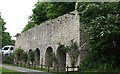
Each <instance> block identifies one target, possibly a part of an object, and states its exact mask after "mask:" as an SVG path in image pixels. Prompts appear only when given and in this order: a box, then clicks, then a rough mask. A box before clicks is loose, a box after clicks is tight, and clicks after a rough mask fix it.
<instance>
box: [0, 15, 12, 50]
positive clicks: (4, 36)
mask: <svg viewBox="0 0 120 74" xmlns="http://www.w3.org/2000/svg"><path fill="white" fill-rule="evenodd" d="M5 24H6V23H5V22H4V19H2V17H1V15H0V40H1V41H0V45H2V47H3V46H5V45H11V44H12V45H14V40H12V39H11V36H10V34H9V32H5V30H6V28H5ZM0 48H1V47H0Z"/></svg>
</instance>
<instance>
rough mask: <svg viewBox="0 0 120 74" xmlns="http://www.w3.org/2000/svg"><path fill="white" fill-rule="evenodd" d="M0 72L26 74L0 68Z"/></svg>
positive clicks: (4, 73) (3, 73)
mask: <svg viewBox="0 0 120 74" xmlns="http://www.w3.org/2000/svg"><path fill="white" fill-rule="evenodd" d="M0 72H2V73H1V74H27V73H22V72H16V71H14V70H9V69H6V68H1V67H0Z"/></svg>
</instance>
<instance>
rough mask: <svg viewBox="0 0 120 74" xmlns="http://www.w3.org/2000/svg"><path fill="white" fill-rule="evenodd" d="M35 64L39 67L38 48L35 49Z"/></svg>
mask: <svg viewBox="0 0 120 74" xmlns="http://www.w3.org/2000/svg"><path fill="white" fill-rule="evenodd" d="M35 64H36V65H37V66H39V65H40V50H39V48H36V49H35Z"/></svg>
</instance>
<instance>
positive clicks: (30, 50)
mask: <svg viewBox="0 0 120 74" xmlns="http://www.w3.org/2000/svg"><path fill="white" fill-rule="evenodd" d="M30 52H32V49H29V51H28V61H29V63H30V62H31V61H30V58H29V56H30Z"/></svg>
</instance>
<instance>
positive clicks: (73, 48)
mask: <svg viewBox="0 0 120 74" xmlns="http://www.w3.org/2000/svg"><path fill="white" fill-rule="evenodd" d="M58 44H59V45H60V46H61V49H62V51H63V52H66V53H68V54H69V56H70V60H71V66H75V65H76V63H77V61H78V57H79V54H80V51H79V47H78V44H77V42H74V39H73V40H71V42H70V44H69V45H66V46H65V45H63V44H61V43H58Z"/></svg>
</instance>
